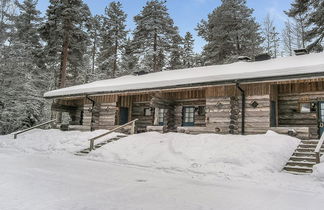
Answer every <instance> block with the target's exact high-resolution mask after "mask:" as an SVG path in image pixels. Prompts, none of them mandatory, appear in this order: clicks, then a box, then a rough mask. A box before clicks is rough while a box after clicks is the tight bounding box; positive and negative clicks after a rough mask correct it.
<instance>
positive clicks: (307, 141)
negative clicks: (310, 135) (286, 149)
mask: <svg viewBox="0 0 324 210" xmlns="http://www.w3.org/2000/svg"><path fill="white" fill-rule="evenodd" d="M301 143H302V144H316V145H317V144H318V140H302V141H301Z"/></svg>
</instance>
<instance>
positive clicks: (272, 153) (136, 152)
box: [0, 129, 299, 176]
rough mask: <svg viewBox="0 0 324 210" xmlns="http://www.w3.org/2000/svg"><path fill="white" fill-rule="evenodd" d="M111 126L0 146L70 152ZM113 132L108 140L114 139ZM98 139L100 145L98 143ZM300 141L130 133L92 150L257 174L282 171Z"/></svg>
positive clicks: (166, 165)
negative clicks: (130, 134)
mask: <svg viewBox="0 0 324 210" xmlns="http://www.w3.org/2000/svg"><path fill="white" fill-rule="evenodd" d="M103 132H106V130H99V131H94V132H80V131H68V132H63V131H60V130H55V129H52V130H33V131H31V132H28V133H25V134H22V135H20V136H18V138H17V139H16V140H14V139H13V136H12V135H7V136H0V149H7V150H14V151H18V152H23V153H41V154H58V155H61V154H69V155H72V154H74V153H75V152H77V151H80V150H82V149H85V148H88V147H89V141H88V139H89V138H91V137H94V136H97V135H99V134H101V133H103ZM115 135H117V134H116V133H113V134H111V135H109V136H107V137H105V138H103V139H102V140H104V139H107V138H112V137H114V136H115ZM100 141H101V140H98V141H97V142H96V143H99V142H100ZM298 143H299V140H297V139H295V138H292V137H289V136H286V135H279V134H276V133H274V132H272V131H268V133H267V134H264V135H250V136H239V135H218V134H200V135H188V134H182V133H168V134H160V133H156V132H149V133H143V134H137V135H132V136H128V137H126V138H123V139H121V140H119V141H116V142H112V143H110V144H107V145H105V146H103V147H101V148H100V149H97V150H95V151H93V152H91V153H90V154H89V155H88V156H87V157H88V158H90V159H92V160H100V161H107V162H114V163H120V164H131V165H137V166H144V167H152V168H159V169H165V170H172V171H182V172H194V173H201V174H216V175H225V176H227V175H231V176H252V175H258V174H260V173H269V172H270V173H271V172H278V171H280V170H281V169H282V168H283V166H284V165H285V164H286V162H287V160H288V159H289V158H290V156H291V154H292V153H293V151H294V150H295V148H296V147H297V145H298Z"/></svg>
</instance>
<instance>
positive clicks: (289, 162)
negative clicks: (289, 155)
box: [286, 160, 316, 167]
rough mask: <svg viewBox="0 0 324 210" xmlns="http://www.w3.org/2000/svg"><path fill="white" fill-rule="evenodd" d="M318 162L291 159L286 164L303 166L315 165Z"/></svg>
mask: <svg viewBox="0 0 324 210" xmlns="http://www.w3.org/2000/svg"><path fill="white" fill-rule="evenodd" d="M315 164H316V162H307V161H293V160H289V161H288V162H287V165H286V166H302V167H304V166H305V167H313V166H314V165H315Z"/></svg>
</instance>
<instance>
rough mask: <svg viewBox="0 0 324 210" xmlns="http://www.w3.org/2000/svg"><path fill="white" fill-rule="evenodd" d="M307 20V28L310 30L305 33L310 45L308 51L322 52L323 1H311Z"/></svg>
mask: <svg viewBox="0 0 324 210" xmlns="http://www.w3.org/2000/svg"><path fill="white" fill-rule="evenodd" d="M309 11H311V12H310V14H309V19H308V22H307V26H309V27H310V29H309V30H308V31H307V33H306V40H307V41H310V42H311V44H310V45H309V46H308V48H309V50H318V51H323V46H322V41H323V38H324V1H323V0H311V1H310V6H309Z"/></svg>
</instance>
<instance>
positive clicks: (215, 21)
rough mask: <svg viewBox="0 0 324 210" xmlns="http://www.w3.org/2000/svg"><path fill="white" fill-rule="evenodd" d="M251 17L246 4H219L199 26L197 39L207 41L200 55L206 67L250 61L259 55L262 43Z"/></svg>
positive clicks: (239, 0) (233, 0) (235, 0)
mask: <svg viewBox="0 0 324 210" xmlns="http://www.w3.org/2000/svg"><path fill="white" fill-rule="evenodd" d="M252 13H253V9H250V8H248V7H247V5H246V1H245V0H222V4H221V5H220V6H219V7H217V8H216V9H215V10H214V11H213V12H212V13H211V14H209V15H208V20H202V21H201V22H200V23H199V24H198V26H197V31H198V35H199V36H201V37H203V38H204V39H205V40H206V41H207V44H206V45H205V47H204V52H203V54H204V57H205V59H206V61H205V62H206V64H221V63H226V62H228V61H229V60H231V59H232V58H233V57H238V56H241V55H246V56H250V57H253V56H255V55H257V54H258V53H259V52H261V50H262V49H261V47H260V45H261V43H262V42H263V39H262V37H261V35H260V31H259V28H260V26H259V25H258V23H256V21H255V18H254V17H252Z"/></svg>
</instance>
